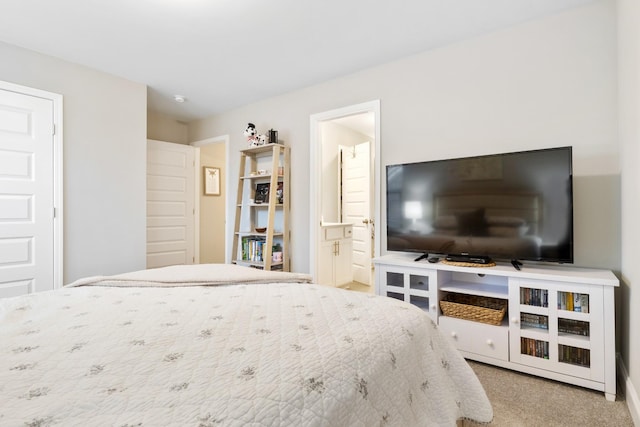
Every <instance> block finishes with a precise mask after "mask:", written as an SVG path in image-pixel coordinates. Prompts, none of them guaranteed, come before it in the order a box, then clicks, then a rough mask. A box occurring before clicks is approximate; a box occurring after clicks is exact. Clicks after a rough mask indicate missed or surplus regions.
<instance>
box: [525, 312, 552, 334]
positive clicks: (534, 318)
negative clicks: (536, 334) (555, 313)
mask: <svg viewBox="0 0 640 427" xmlns="http://www.w3.org/2000/svg"><path fill="white" fill-rule="evenodd" d="M520 324H521V325H522V326H524V327H529V328H539V329H546V330H548V329H549V317H547V316H544V315H538V314H530V313H520Z"/></svg>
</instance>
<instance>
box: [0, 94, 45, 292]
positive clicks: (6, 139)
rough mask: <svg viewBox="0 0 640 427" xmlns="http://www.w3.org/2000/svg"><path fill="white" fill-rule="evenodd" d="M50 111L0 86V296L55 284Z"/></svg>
mask: <svg viewBox="0 0 640 427" xmlns="http://www.w3.org/2000/svg"><path fill="white" fill-rule="evenodd" d="M53 112H54V110H53V101H52V100H51V99H44V98H40V97H36V96H31V95H26V94H23V93H17V92H14V91H9V90H4V89H0V297H8V296H17V295H22V294H28V293H32V292H39V291H45V290H51V289H54V287H55V281H54V209H53V208H54V194H53V191H54V182H55V180H54V170H53V160H54V157H53V153H54V144H53V142H54V136H53V133H54V126H53V120H54V115H53Z"/></svg>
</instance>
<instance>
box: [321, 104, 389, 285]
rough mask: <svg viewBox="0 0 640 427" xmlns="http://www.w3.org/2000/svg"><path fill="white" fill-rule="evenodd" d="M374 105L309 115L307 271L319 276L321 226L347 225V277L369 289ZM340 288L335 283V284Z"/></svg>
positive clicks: (375, 208) (375, 178)
mask: <svg viewBox="0 0 640 427" xmlns="http://www.w3.org/2000/svg"><path fill="white" fill-rule="evenodd" d="M379 107H380V103H379V101H373V102H369V103H364V104H358V105H353V106H350V107H345V108H341V109H337V110H332V111H327V112H325V113H320V114H315V115H312V116H311V146H312V149H311V184H312V185H311V188H313V189H315V191H313V192H312V196H311V227H310V229H311V242H312V244H311V249H312V251H311V252H312V253H311V260H310V261H311V266H312V268H311V271H312V273H313V274H314V279H317V278H318V277H319V274H318V272H319V269H322V268H327V266H326V265H321V261H320V260H321V259H324V258H321V257H320V253H321V249H320V246H321V245H322V238H321V236H323V234H322V230H323V226H326V225H335V224H336V223H343V224H351V226H352V230H353V233H352V243H353V244H352V252H351V265H352V275H351V276H352V278H353V281H354V282H358V283H361V284H363V285H365V286H370V287H371V289H373V285H374V283H373V264H372V259H373V257H374V256H375V255H376V254H377V253H378V252H379V250H378V249H377V248H379V244H378V242H379V237H378V235H377V233H376V223H377V218H378V217H379V197H378V194H379V188H380V187H379V138H380V136H379V129H380V126H379V120H380V119H379V117H380V115H379V111H380V109H379ZM337 286H340V284H337Z"/></svg>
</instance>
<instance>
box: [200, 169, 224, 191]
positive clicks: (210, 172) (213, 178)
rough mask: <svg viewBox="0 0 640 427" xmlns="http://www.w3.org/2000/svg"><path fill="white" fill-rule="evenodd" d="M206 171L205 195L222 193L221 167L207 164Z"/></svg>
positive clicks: (204, 170)
mask: <svg viewBox="0 0 640 427" xmlns="http://www.w3.org/2000/svg"><path fill="white" fill-rule="evenodd" d="M203 172H204V195H205V196H219V195H220V168H214V167H210V166H205V167H204V168H203Z"/></svg>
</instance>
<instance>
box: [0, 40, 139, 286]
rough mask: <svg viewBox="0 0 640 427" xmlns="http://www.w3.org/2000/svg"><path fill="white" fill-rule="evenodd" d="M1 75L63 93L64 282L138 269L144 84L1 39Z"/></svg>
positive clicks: (38, 87)
mask: <svg viewBox="0 0 640 427" xmlns="http://www.w3.org/2000/svg"><path fill="white" fill-rule="evenodd" d="M0 58H2V60H0V80H4V81H8V82H11V83H16V84H19V85H23V86H29V87H33V88H37V89H42V90H46V91H49V92H54V93H58V94H61V95H63V97H64V141H63V144H64V149H63V157H64V160H63V161H64V172H63V175H64V190H63V191H64V194H63V197H64V237H63V239H64V282H65V283H69V282H70V281H73V280H75V279H77V278H80V277H83V276H87V275H97V274H113V273H120V272H124V271H130V270H136V269H141V268H144V267H145V250H146V249H145V248H146V247H145V240H146V231H145V230H146V218H145V213H146V207H145V198H146V196H145V195H146V192H145V190H146V176H145V172H146V171H145V166H144V165H145V164H146V122H147V120H146V104H147V101H146V97H147V91H146V86H145V85H143V84H139V83H134V82H131V81H128V80H124V79H121V78H118V77H115V76H112V75H108V74H104V73H101V72H98V71H95V70H91V69H89V68H86V67H82V66H79V65H75V64H72V63H69V62H66V61H62V60H59V59H56V58H53V57H50V56H45V55H41V54H38V53H35V52H32V51H28V50H25V49H21V48H19V47H15V46H11V45H7V44H4V43H0Z"/></svg>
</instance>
